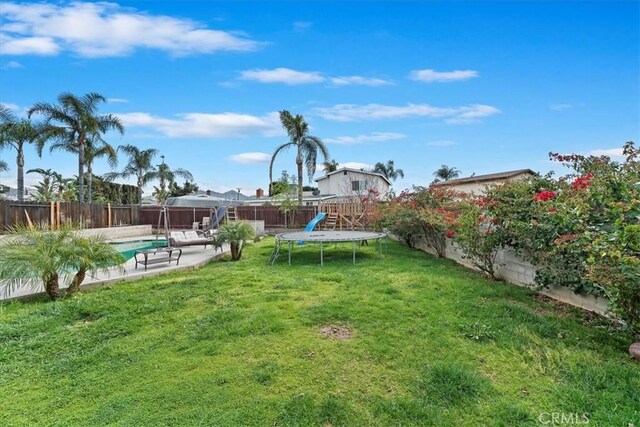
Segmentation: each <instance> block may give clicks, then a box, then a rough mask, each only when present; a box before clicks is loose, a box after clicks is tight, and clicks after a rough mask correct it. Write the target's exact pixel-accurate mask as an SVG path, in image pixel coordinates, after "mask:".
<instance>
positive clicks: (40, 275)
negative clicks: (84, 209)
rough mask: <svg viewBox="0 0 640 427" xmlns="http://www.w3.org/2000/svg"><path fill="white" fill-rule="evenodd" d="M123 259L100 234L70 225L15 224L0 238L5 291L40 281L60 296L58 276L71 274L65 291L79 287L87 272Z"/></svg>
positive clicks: (0, 272)
mask: <svg viewBox="0 0 640 427" xmlns="http://www.w3.org/2000/svg"><path fill="white" fill-rule="evenodd" d="M122 262H124V259H123V258H122V256H121V255H120V254H119V253H118V252H117V251H116V249H115V248H114V247H113V246H111V245H108V244H107V243H105V242H104V237H93V238H86V237H80V236H77V235H74V234H73V230H72V229H71V228H66V227H65V228H62V229H59V230H47V229H44V228H37V227H34V228H29V227H17V228H14V229H12V230H10V235H9V236H8V237H7V238H5V239H3V240H2V242H0V280H2V281H7V282H8V286H7V287H6V288H5V289H6V292H7V293H9V292H12V291H13V290H15V288H16V287H18V286H19V285H21V284H23V283H25V282H30V283H31V284H32V285H34V286H35V285H37V284H39V283H42V284H43V285H44V289H45V291H46V292H47V294H48V295H49V297H51V299H58V298H60V297H61V296H63V294H62V292H61V290H60V283H59V282H60V278H61V277H63V278H64V277H71V282H70V283H69V290H68V291H67V295H71V294H73V293H74V292H75V291H77V289H78V288H79V287H80V284H81V283H82V281H83V280H84V277H85V275H86V274H87V272H94V271H99V270H106V269H107V268H108V267H109V266H110V265H113V264H120V263H122Z"/></svg>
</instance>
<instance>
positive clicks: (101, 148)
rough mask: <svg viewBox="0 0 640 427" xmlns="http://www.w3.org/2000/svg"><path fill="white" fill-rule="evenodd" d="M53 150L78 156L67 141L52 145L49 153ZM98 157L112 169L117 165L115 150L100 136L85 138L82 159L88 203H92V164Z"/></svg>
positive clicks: (73, 147)
mask: <svg viewBox="0 0 640 427" xmlns="http://www.w3.org/2000/svg"><path fill="white" fill-rule="evenodd" d="M54 150H64V151H67V152H69V153H74V154H78V146H77V145H76V144H75V143H74V142H70V141H68V140H66V141H58V142H56V143H54V144H52V145H51V147H50V151H54ZM100 157H106V158H107V162H108V163H109V166H111V167H112V168H114V167H116V166H117V165H118V155H117V152H116V149H115V148H113V146H112V145H110V144H109V143H108V142H106V141H105V140H104V139H102V138H101V137H100V135H98V134H94V135H91V137H89V138H87V140H86V142H85V147H84V158H85V163H86V165H87V177H88V181H89V183H88V185H87V190H88V194H87V200H88V201H89V203H92V202H93V162H94V161H95V160H96V159H98V158H100Z"/></svg>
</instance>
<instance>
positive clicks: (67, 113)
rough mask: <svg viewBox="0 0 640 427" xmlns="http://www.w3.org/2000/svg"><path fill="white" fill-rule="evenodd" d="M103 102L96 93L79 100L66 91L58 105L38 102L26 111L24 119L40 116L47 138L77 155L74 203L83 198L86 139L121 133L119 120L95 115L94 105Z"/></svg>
mask: <svg viewBox="0 0 640 427" xmlns="http://www.w3.org/2000/svg"><path fill="white" fill-rule="evenodd" d="M106 101H107V99H106V98H105V97H104V96H102V95H100V94H99V93H95V92H91V93H88V94H86V95H83V96H81V97H78V96H76V95H73V94H72V93H69V92H63V93H62V94H60V95H59V96H58V103H59V104H60V105H53V104H49V103H42V102H39V103H37V104H35V105H34V106H33V107H31V108H29V110H28V112H27V113H28V116H29V117H31V115H32V114H34V113H37V114H42V115H43V116H44V119H45V125H46V126H45V131H46V133H47V135H50V136H51V137H52V138H54V139H57V140H58V141H60V142H64V143H68V144H70V145H74V146H75V147H76V150H77V153H78V201H79V202H80V203H84V202H85V198H84V166H85V163H86V157H85V148H86V146H87V144H88V143H89V140H91V139H92V138H95V137H96V136H100V135H102V134H105V133H106V132H108V131H109V130H115V131H118V132H119V133H120V134H121V135H123V134H124V126H123V125H122V123H121V122H120V119H119V118H118V117H116V116H114V115H112V114H97V112H96V111H97V109H98V106H99V104H100V103H101V102H106Z"/></svg>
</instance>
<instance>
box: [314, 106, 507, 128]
mask: <svg viewBox="0 0 640 427" xmlns="http://www.w3.org/2000/svg"><path fill="white" fill-rule="evenodd" d="M314 111H315V112H316V113H317V114H318V115H320V116H321V117H324V118H325V119H327V120H335V121H341V122H348V121H356V120H380V119H399V118H406V117H432V118H441V119H444V121H445V122H447V123H452V124H466V123H476V122H479V121H480V120H481V119H482V118H484V117H489V116H492V115H494V114H497V113H499V112H500V110H498V109H497V108H495V107H492V106H490V105H482V104H472V105H466V106H461V107H434V106H431V105H429V104H407V105H406V106H394V105H381V104H367V105H355V104H338V105H334V106H333V107H327V108H316V109H315V110H314Z"/></svg>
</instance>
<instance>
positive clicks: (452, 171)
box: [433, 165, 460, 181]
mask: <svg viewBox="0 0 640 427" xmlns="http://www.w3.org/2000/svg"><path fill="white" fill-rule="evenodd" d="M433 176H435V177H436V178H438V179H441V180H443V181H449V180H450V179H453V178H457V177H459V176H460V171H459V170H458V169H456V168H450V167H449V166H447V165H442V166H440V168H439V169H438V170H437V171H435V172H434V173H433Z"/></svg>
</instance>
